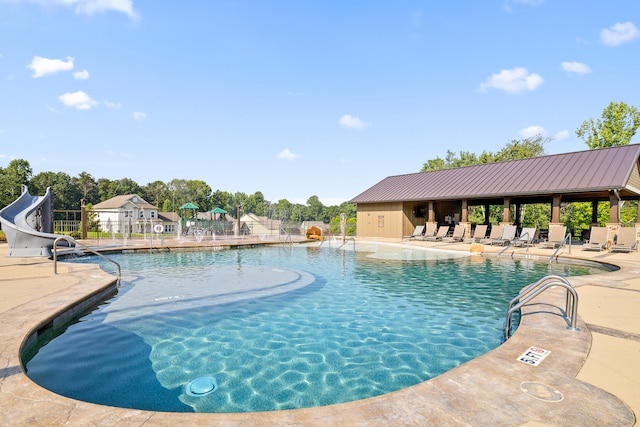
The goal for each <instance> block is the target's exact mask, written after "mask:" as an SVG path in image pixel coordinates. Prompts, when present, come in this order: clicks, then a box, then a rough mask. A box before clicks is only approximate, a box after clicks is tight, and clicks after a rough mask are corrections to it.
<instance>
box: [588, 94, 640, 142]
mask: <svg viewBox="0 0 640 427" xmlns="http://www.w3.org/2000/svg"><path fill="white" fill-rule="evenodd" d="M639 126H640V111H638V109H637V108H635V107H633V106H629V105H627V104H625V103H624V102H612V103H610V104H609V105H608V106H607V107H606V108H605V109H604V111H603V112H602V118H601V119H598V120H593V119H592V118H591V119H587V120H585V121H584V122H582V125H580V127H579V128H578V129H577V130H576V135H578V138H580V139H582V140H583V141H584V142H585V144H587V146H588V147H589V149H591V150H593V149H596V148H605V147H616V146H619V145H627V144H629V142H630V141H631V138H633V136H634V135H635V133H636V130H637V129H638V127H639Z"/></svg>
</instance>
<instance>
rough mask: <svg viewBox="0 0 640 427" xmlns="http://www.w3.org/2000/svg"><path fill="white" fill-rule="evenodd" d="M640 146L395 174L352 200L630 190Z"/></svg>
mask: <svg viewBox="0 0 640 427" xmlns="http://www.w3.org/2000/svg"><path fill="white" fill-rule="evenodd" d="M639 158H640V145H638V144H631V145H624V146H620V147H611V148H603V149H599V150H587V151H578V152H574V153H564V154H555V155H550V156H541V157H532V158H528V159H521V160H511V161H508V162H499V163H488V164H483V165H475V166H467V167H462V168H453V169H442V170H437V171H431V172H419V173H412V174H407V175H396V176H390V177H387V178H385V179H383V180H382V181H380V182H379V183H377V184H375V185H374V186H373V187H371V188H369V189H367V190H365V191H364V192H362V193H361V194H359V195H358V196H356V197H354V198H353V199H351V200H350V202H351V203H381V202H397V201H419V200H461V199H491V198H502V197H519V196H521V197H531V196H544V195H547V196H550V195H552V194H578V193H580V194H588V193H598V192H608V191H609V190H614V189H615V190H622V189H624V190H626V191H625V192H626V193H627V195H634V196H635V195H638V196H640V188H636V187H634V186H633V185H630V184H629V180H630V177H631V176H632V175H634V176H635V175H637V174H638V159H639Z"/></svg>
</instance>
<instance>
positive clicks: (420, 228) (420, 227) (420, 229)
mask: <svg viewBox="0 0 640 427" xmlns="http://www.w3.org/2000/svg"><path fill="white" fill-rule="evenodd" d="M423 233H424V225H416V229H415V230H413V234H411V235H409V236H402V239H403V240H404V239H407V238H408V239H409V240H411V239H417V238H420V237H422V234H423Z"/></svg>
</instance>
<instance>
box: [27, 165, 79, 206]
mask: <svg viewBox="0 0 640 427" xmlns="http://www.w3.org/2000/svg"><path fill="white" fill-rule="evenodd" d="M29 187H30V189H31V192H32V193H34V194H44V193H45V192H46V191H47V187H51V191H52V192H53V208H54V209H59V210H74V209H80V199H81V198H82V191H81V189H80V188H79V187H78V186H77V185H76V183H75V182H74V180H73V179H72V178H71V177H70V176H69V175H68V174H66V173H64V172H40V173H39V174H37V175H35V176H34V177H32V178H31V181H30V186H29Z"/></svg>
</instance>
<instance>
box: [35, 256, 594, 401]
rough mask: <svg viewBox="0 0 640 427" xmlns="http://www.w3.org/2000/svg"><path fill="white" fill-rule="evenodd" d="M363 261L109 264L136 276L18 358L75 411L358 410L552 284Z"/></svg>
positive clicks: (454, 356) (459, 262)
mask: <svg viewBox="0 0 640 427" xmlns="http://www.w3.org/2000/svg"><path fill="white" fill-rule="evenodd" d="M359 247H361V246H359ZM363 249H365V250H364V251H357V252H355V251H352V250H346V251H345V250H335V249H330V248H315V247H314V248H310V247H308V248H303V247H290V246H289V247H262V248H253V249H247V250H244V249H238V250H226V251H209V252H168V253H156V254H144V253H136V254H122V255H117V256H116V255H114V256H113V257H114V258H115V259H116V260H117V261H118V262H120V263H121V264H122V267H123V272H124V275H125V277H126V279H125V280H124V281H123V285H122V287H121V289H120V292H119V295H118V296H117V297H115V298H113V299H111V300H109V301H107V302H106V303H105V304H102V305H101V306H100V307H98V308H96V309H95V310H94V311H92V312H91V313H89V314H87V315H86V316H83V317H82V318H81V319H80V320H79V321H78V322H76V323H73V324H71V325H69V326H68V327H67V328H66V331H65V332H64V333H62V334H60V335H59V333H60V332H62V331H51V333H50V334H49V335H48V336H47V334H44V335H42V336H41V337H40V338H39V342H38V343H37V346H35V347H33V348H32V349H28V350H27V352H26V353H25V354H24V355H23V362H24V365H25V367H26V370H27V374H28V375H29V377H31V378H32V379H33V380H34V381H35V382H37V383H38V384H40V385H42V386H43V387H45V388H47V389H49V390H52V391H54V392H57V393H59V394H62V395H65V396H68V397H72V398H75V399H78V400H84V401H89V402H95V403H101V404H106V405H112V406H121V407H128V408H138V409H149V410H158V411H196V412H246V411H269V410H279V409H291V408H302V407H312V406H321V405H328V404H332V403H339V402H345V401H351V400H358V399H362V398H365V397H370V396H375V395H379V394H384V393H388V392H391V391H394V390H398V389H401V388H405V387H408V386H411V385H414V384H416V383H418V382H422V381H425V380H427V379H429V378H432V377H434V376H436V375H439V374H441V373H443V372H446V371H448V370H450V369H452V368H454V367H455V366H458V365H459V364H461V363H464V362H466V361H468V360H470V359H473V358H475V357H477V356H479V355H481V354H484V353H486V352H487V351H489V350H491V349H493V348H495V347H496V346H498V345H499V344H500V343H501V336H502V323H503V320H504V311H505V309H506V305H507V302H508V301H509V300H510V299H511V298H512V297H513V296H514V295H515V294H517V292H518V291H519V289H520V288H521V287H522V286H523V285H524V284H526V283H528V282H532V281H534V280H536V279H538V278H540V277H542V276H544V275H546V274H548V273H549V271H548V267H547V264H546V263H535V262H532V261H529V260H513V259H504V260H502V259H501V260H496V259H491V258H483V257H478V256H473V257H471V256H467V255H466V254H461V253H456V252H447V251H427V250H418V249H407V248H406V247H400V248H390V247H387V246H381V245H380V246H377V247H375V248H374V247H369V248H366V247H363ZM374 250H375V252H372V251H374ZM86 261H88V262H98V261H97V260H96V259H89V258H87V259H85V260H83V261H81V262H86ZM556 268H558V269H559V270H558V269H556V270H555V271H554V273H558V274H562V275H580V274H590V273H592V272H593V271H594V270H593V268H591V267H588V266H583V265H572V264H559V265H557V266H556ZM249 285H250V286H249ZM45 344H46V345H45ZM201 378H212V379H215V385H216V388H215V390H213V391H212V392H211V393H209V394H205V393H201V394H198V393H197V392H196V393H195V394H194V393H190V392H189V391H193V389H190V388H189V387H190V386H191V385H192V384H193V383H192V382H193V381H194V380H196V381H197V380H199V379H201ZM197 384H201V383H197ZM196 391H198V390H196Z"/></svg>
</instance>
